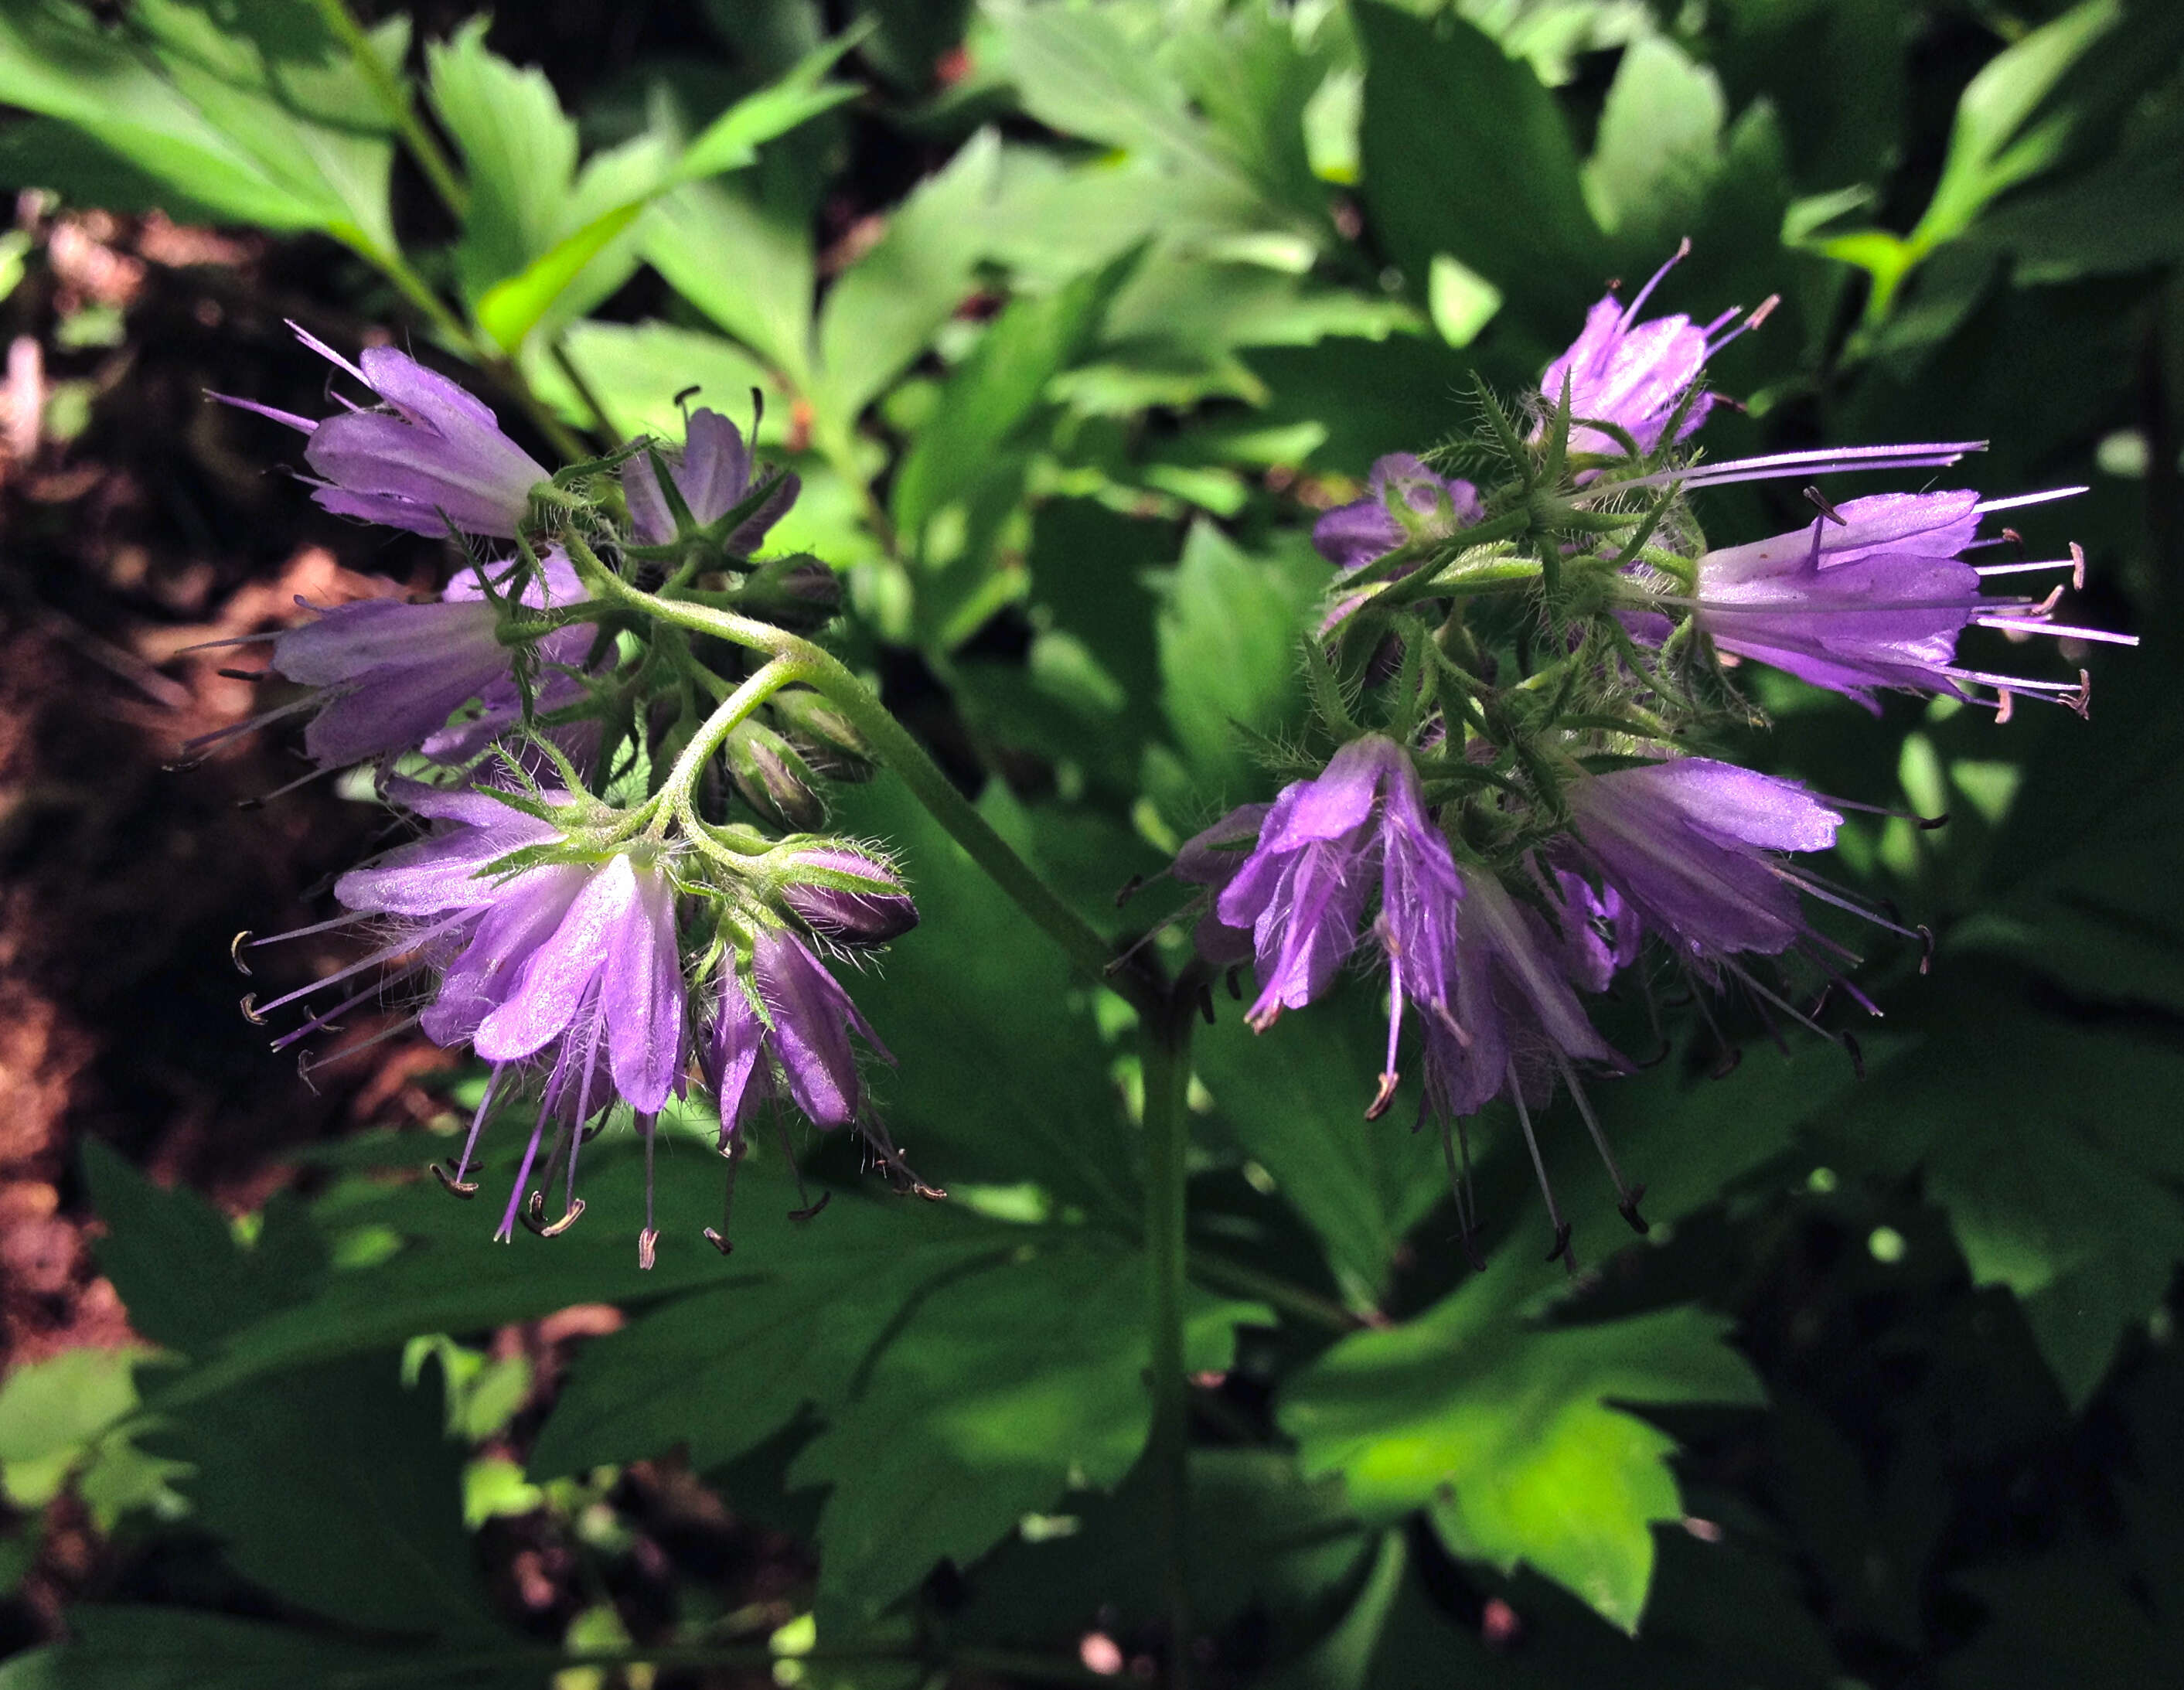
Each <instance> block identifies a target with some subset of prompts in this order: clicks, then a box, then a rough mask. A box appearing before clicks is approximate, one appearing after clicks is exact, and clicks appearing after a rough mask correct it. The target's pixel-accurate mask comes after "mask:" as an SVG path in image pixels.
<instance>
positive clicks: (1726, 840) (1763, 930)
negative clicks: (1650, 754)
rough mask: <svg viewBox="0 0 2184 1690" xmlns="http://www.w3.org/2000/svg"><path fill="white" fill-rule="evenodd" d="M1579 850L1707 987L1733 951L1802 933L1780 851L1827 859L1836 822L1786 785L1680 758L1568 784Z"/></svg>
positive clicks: (1765, 951)
mask: <svg viewBox="0 0 2184 1690" xmlns="http://www.w3.org/2000/svg"><path fill="white" fill-rule="evenodd" d="M1565 796H1566V798H1567V801H1568V805H1569V811H1570V821H1571V825H1572V827H1573V828H1574V830H1575V835H1576V842H1577V851H1578V853H1579V855H1580V856H1581V857H1582V858H1583V859H1584V860H1585V862H1586V864H1587V866H1589V867H1592V868H1593V869H1594V870H1596V872H1597V873H1598V874H1599V875H1600V877H1601V878H1602V880H1603V881H1604V882H1605V883H1606V884H1607V887H1608V888H1609V889H1611V890H1612V891H1613V892H1614V893H1616V894H1619V895H1620V896H1621V898H1622V900H1623V901H1624V903H1626V904H1627V905H1628V906H1630V908H1631V909H1632V910H1634V911H1635V912H1636V913H1637V915H1638V917H1639V918H1640V919H1641V920H1642V921H1643V922H1644V923H1645V925H1646V927H1647V928H1649V929H1652V931H1654V932H1656V933H1658V934H1660V935H1661V936H1662V937H1663V939H1664V940H1667V941H1668V942H1669V945H1670V946H1671V947H1672V948H1673V949H1674V951H1676V952H1677V954H1678V955H1679V956H1680V957H1684V958H1685V960H1686V961H1687V962H1691V963H1694V964H1696V965H1697V967H1699V968H1701V969H1702V970H1703V971H1705V973H1707V975H1708V978H1709V979H1711V978H1712V977H1713V974H1714V973H1715V972H1716V970H1717V968H1718V967H1719V964H1720V962H1722V961H1723V959H1724V958H1726V957H1730V955H1732V954H1734V953H1736V952H1738V951H1752V952H1757V953H1758V954H1760V955H1763V956H1775V955H1779V954H1780V953H1781V952H1782V951H1787V950H1789V949H1790V948H1791V946H1792V945H1796V944H1797V942H1798V941H1799V940H1802V938H1804V937H1805V935H1806V934H1807V933H1808V931H1809V929H1808V927H1807V925H1806V922H1805V918H1804V914H1803V912H1802V908H1801V906H1800V902H1799V890H1800V889H1801V887H1802V885H1803V884H1805V883H1804V882H1803V881H1802V879H1801V878H1797V877H1796V876H1794V875H1793V874H1792V873H1791V872H1790V871H1788V870H1787V869H1786V867H1784V866H1783V865H1782V863H1781V862H1780V859H1779V857H1778V856H1777V855H1776V854H1777V853H1779V852H1782V851H1825V850H1827V849H1828V848H1829V847H1830V846H1831V845H1834V843H1835V838H1836V828H1838V827H1840V826H1841V823H1842V817H1841V816H1840V815H1839V814H1837V813H1836V812H1835V811H1833V810H1830V809H1829V808H1828V806H1826V805H1825V804H1823V803H1821V802H1820V800H1819V799H1817V798H1815V797H1814V796H1813V795H1812V794H1811V793H1810V792H1808V791H1807V790H1806V789H1805V788H1803V787H1802V786H1801V785H1799V784H1797V782H1796V781H1793V780H1780V779H1777V778H1775V777H1774V776H1772V775H1764V774H1761V773H1759V772H1758V771H1756V770H1753V769H1747V768H1739V767H1736V765H1735V764H1733V763H1722V762H1715V761H1713V760H1711V759H1709V758H1705V757H1682V758H1677V759H1675V760H1673V761H1664V762H1658V763H1647V764H1643V765H1641V766H1639V767H1635V768H1627V769H1618V770H1615V771H1614V772H1611V773H1608V774H1598V775H1591V776H1588V777H1586V778H1585V779H1583V780H1579V781H1573V782H1572V783H1571V784H1570V785H1569V786H1568V789H1566V793H1565Z"/></svg>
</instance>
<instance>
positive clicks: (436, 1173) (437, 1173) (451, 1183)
mask: <svg viewBox="0 0 2184 1690" xmlns="http://www.w3.org/2000/svg"><path fill="white" fill-rule="evenodd" d="M431 1166H432V1177H433V1178H434V1179H435V1180H438V1181H439V1182H440V1189H441V1190H442V1191H445V1192H446V1193H447V1194H448V1196H451V1197H460V1198H462V1199H463V1200H464V1201H465V1202H468V1201H469V1200H470V1199H471V1198H472V1197H475V1196H477V1194H478V1182H477V1181H476V1180H458V1179H457V1178H455V1176H454V1174H450V1173H448V1170H447V1169H446V1168H443V1167H441V1166H440V1164H439V1163H437V1162H435V1163H432V1164H431Z"/></svg>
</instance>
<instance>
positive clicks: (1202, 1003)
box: [1198, 984, 1213, 1027]
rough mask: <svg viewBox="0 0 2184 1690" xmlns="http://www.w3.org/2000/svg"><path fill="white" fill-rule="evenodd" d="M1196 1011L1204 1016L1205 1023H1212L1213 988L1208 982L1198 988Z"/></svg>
mask: <svg viewBox="0 0 2184 1690" xmlns="http://www.w3.org/2000/svg"><path fill="white" fill-rule="evenodd" d="M1198 1012H1199V1013H1200V1014H1201V1015H1202V1016H1204V1017H1205V1018H1206V1025H1207V1026H1208V1027H1211V1026H1212V1024H1213V988H1212V985H1211V984H1206V985H1202V986H1201V987H1199V989H1198Z"/></svg>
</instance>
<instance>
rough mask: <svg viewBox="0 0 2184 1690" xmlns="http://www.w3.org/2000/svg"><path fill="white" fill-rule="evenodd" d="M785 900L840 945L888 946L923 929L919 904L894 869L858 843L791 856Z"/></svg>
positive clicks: (809, 924)
mask: <svg viewBox="0 0 2184 1690" xmlns="http://www.w3.org/2000/svg"><path fill="white" fill-rule="evenodd" d="M787 861H788V874H789V877H790V878H787V879H786V880H784V881H783V884H782V889H781V900H782V901H783V903H785V904H786V905H788V907H789V909H790V910H791V911H793V912H794V913H795V915H796V917H797V918H798V919H799V920H800V921H801V922H803V923H804V924H805V926H806V927H808V928H809V929H811V931H812V932H814V933H816V934H818V935H819V936H820V937H821V938H822V939H831V940H834V941H835V942H836V943H837V944H840V945H885V944H886V943H887V942H888V941H889V940H893V939H900V938H901V937H902V935H903V934H905V933H908V932H909V931H910V930H911V929H912V928H914V927H916V926H917V905H916V904H914V903H912V902H911V896H910V894H909V893H908V892H907V891H906V890H904V888H903V884H902V878H901V876H900V875H899V874H897V873H895V871H894V865H892V864H891V863H889V862H885V861H883V859H882V858H880V857H878V856H874V855H873V854H872V852H870V851H863V850H861V849H859V848H858V847H856V846H855V845H844V844H833V845H805V846H801V847H799V848H798V849H797V850H795V851H790V852H789V853H788V857H787Z"/></svg>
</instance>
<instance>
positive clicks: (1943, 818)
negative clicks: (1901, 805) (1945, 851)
mask: <svg viewBox="0 0 2184 1690" xmlns="http://www.w3.org/2000/svg"><path fill="white" fill-rule="evenodd" d="M1911 819H1912V820H1913V821H1914V822H1916V823H1918V824H1919V832H1921V833H1925V834H1931V833H1932V832H1933V831H1934V829H1935V828H1946V827H1947V826H1948V825H1949V812H1947V811H1946V810H1944V811H1943V812H1942V813H1941V814H1940V815H1938V816H1914V817H1912V818H1911Z"/></svg>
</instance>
